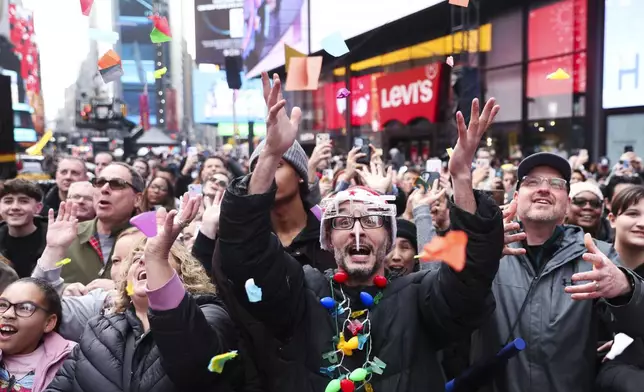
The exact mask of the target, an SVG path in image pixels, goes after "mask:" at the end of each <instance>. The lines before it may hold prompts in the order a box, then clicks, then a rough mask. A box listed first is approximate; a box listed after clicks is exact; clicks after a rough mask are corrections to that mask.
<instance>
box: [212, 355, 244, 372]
mask: <svg viewBox="0 0 644 392" xmlns="http://www.w3.org/2000/svg"><path fill="white" fill-rule="evenodd" d="M237 355H238V354H237V350H234V351H230V352H227V353H224V354H219V355H215V356H214V357H212V359H211V360H210V364H209V365H208V370H209V371H211V372H213V373H220V374H221V372H223V371H224V365H225V364H226V362H228V361H230V360H231V359H234V358H237Z"/></svg>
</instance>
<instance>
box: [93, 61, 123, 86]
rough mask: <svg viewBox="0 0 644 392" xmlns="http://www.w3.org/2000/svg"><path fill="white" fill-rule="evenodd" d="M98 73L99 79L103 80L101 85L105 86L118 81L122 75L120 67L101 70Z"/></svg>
mask: <svg viewBox="0 0 644 392" xmlns="http://www.w3.org/2000/svg"><path fill="white" fill-rule="evenodd" d="M98 72H99V73H100V74H101V78H103V83H105V84H107V83H111V82H114V81H115V80H118V79H119V78H120V77H121V76H123V74H124V73H123V68H122V67H121V66H120V65H115V66H113V67H110V68H105V69H101V70H99V71H98Z"/></svg>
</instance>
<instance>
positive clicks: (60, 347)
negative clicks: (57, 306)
mask: <svg viewBox="0 0 644 392" xmlns="http://www.w3.org/2000/svg"><path fill="white" fill-rule="evenodd" d="M75 345H76V343H74V342H71V341H69V340H65V339H64V338H63V337H62V336H60V335H59V334H57V333H56V332H50V333H48V334H47V335H45V337H44V339H43V346H44V348H45V356H44V357H43V358H42V360H41V361H40V363H39V364H38V365H37V366H36V373H35V377H34V386H33V389H32V391H33V392H42V391H44V390H45V388H47V386H48V385H49V383H50V382H51V381H52V380H53V379H54V376H55V375H56V373H57V372H58V369H59V368H60V367H61V366H63V362H65V358H67V356H68V355H69V354H70V353H71V352H72V349H73V348H74V346H75ZM1 360H2V353H1V352H0V361H1Z"/></svg>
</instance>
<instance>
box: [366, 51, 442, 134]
mask: <svg viewBox="0 0 644 392" xmlns="http://www.w3.org/2000/svg"><path fill="white" fill-rule="evenodd" d="M441 71H442V63H435V64H430V65H425V66H422V67H418V68H412V69H410V70H408V71H404V72H396V73H390V74H384V75H382V76H380V77H379V78H378V79H377V81H376V84H377V86H378V96H379V99H380V124H381V126H384V125H385V124H387V123H388V122H389V121H393V120H396V121H400V122H401V123H403V124H407V123H409V121H411V120H413V119H414V118H419V117H423V118H426V119H428V120H429V121H431V122H436V120H437V118H438V111H439V110H438V101H439V96H440V95H439V94H440V81H441Z"/></svg>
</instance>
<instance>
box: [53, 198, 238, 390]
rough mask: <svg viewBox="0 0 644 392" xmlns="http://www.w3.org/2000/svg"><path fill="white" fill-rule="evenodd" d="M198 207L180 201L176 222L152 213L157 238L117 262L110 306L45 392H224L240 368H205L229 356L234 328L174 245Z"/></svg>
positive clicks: (200, 273) (197, 268)
mask: <svg viewBox="0 0 644 392" xmlns="http://www.w3.org/2000/svg"><path fill="white" fill-rule="evenodd" d="M200 203H201V197H196V198H190V196H189V195H188V194H185V195H184V197H183V202H182V208H181V213H180V214H181V216H180V218H179V219H177V220H176V221H175V217H176V216H177V214H178V213H177V211H176V210H173V211H170V212H169V213H168V212H167V211H166V210H165V209H164V208H161V209H159V210H158V211H157V212H156V214H157V215H156V219H157V224H158V225H159V228H158V234H157V236H155V237H151V238H147V239H143V240H142V241H141V243H140V244H138V245H137V246H136V247H135V248H134V249H133V250H132V252H131V253H130V255H129V256H128V258H127V259H126V260H125V261H124V264H123V265H122V266H121V272H122V274H124V275H122V279H120V282H119V284H118V288H117V294H116V295H115V298H114V306H113V307H112V308H111V309H110V310H109V311H108V312H106V314H105V315H103V316H100V317H96V318H93V319H91V320H90V321H89V322H88V323H87V325H86V327H85V331H84V332H83V335H82V337H81V340H80V343H79V345H78V349H76V350H74V353H73V355H72V356H71V357H70V358H69V359H68V360H67V361H66V362H65V364H64V365H63V368H62V369H61V371H60V372H59V373H58V375H57V376H56V378H55V379H54V381H53V382H52V383H51V384H50V385H49V388H48V389H47V391H50V392H53V391H67V392H72V391H73V392H82V391H92V392H102V391H134V390H136V391H141V392H147V391H154V392H166V391H172V392H174V391H189V390H195V391H197V390H217V391H230V390H232V387H231V384H232V382H231V374H232V373H236V369H240V368H241V366H243V365H242V361H241V360H235V359H233V360H231V361H230V362H228V363H226V365H225V367H224V369H223V371H222V373H221V374H220V373H217V372H210V371H209V370H208V365H209V363H210V360H211V359H212V358H213V357H215V356H217V355H220V354H225V353H229V352H232V351H234V350H236V347H235V346H236V343H237V341H238V336H237V333H236V331H235V327H234V325H233V323H232V321H231V320H230V317H229V316H228V313H227V312H226V311H225V309H224V307H223V305H222V304H221V302H220V301H219V300H218V299H217V298H216V297H215V291H216V290H215V287H214V286H213V285H212V283H210V279H209V278H208V276H207V275H206V272H205V270H204V269H203V267H202V266H201V264H200V263H199V262H198V261H197V260H195V259H194V258H193V257H192V256H191V255H190V254H189V253H188V252H187V251H186V250H185V248H184V247H183V246H181V245H179V244H176V243H175V240H176V238H177V237H178V235H179V233H180V232H181V230H182V229H183V228H184V227H185V226H186V225H187V224H189V223H190V222H191V221H192V220H193V219H194V217H195V215H196V214H197V211H198V209H199V205H200ZM72 223H73V220H72ZM232 355H233V356H234V354H232ZM234 379H235V381H236V380H238V379H237V378H234ZM242 381H243V380H242Z"/></svg>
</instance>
